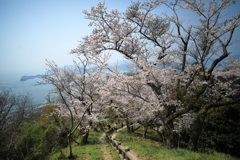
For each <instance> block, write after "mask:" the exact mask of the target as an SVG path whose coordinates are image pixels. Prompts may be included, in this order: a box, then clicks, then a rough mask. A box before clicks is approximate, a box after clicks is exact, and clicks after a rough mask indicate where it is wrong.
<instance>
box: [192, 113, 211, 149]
mask: <svg viewBox="0 0 240 160" xmlns="http://www.w3.org/2000/svg"><path fill="white" fill-rule="evenodd" d="M206 115H207V112H204V113H200V114H199V115H198V116H197V119H196V120H195V122H194V127H193V131H192V133H191V137H190V146H191V147H192V150H193V151H197V145H198V140H199V137H200V135H201V132H202V127H203V124H204V119H205V117H206Z"/></svg>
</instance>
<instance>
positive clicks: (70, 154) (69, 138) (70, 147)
mask: <svg viewBox="0 0 240 160" xmlns="http://www.w3.org/2000/svg"><path fill="white" fill-rule="evenodd" d="M67 138H68V144H69V155H68V156H67V157H68V158H69V159H72V158H73V153H72V141H71V135H70V134H69V135H68V136H67Z"/></svg>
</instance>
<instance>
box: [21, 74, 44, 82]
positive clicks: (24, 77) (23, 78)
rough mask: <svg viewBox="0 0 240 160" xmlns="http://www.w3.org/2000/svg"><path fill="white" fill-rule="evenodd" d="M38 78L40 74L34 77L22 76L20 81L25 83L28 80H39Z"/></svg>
mask: <svg viewBox="0 0 240 160" xmlns="http://www.w3.org/2000/svg"><path fill="white" fill-rule="evenodd" d="M40 76H41V75H40V74H38V75H35V76H26V75H24V76H22V77H21V79H20V81H27V80H29V79H34V78H39V77H40Z"/></svg>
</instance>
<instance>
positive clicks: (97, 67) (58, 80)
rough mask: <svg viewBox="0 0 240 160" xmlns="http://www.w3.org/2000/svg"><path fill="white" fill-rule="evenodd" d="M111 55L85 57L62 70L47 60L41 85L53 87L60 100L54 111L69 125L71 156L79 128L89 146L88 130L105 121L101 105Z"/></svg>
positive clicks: (82, 142) (84, 141)
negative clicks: (72, 143) (102, 88)
mask: <svg viewBox="0 0 240 160" xmlns="http://www.w3.org/2000/svg"><path fill="white" fill-rule="evenodd" d="M109 58H110V56H109V55H107V54H105V55H104V56H90V55H82V56H80V57H79V62H77V61H74V66H72V67H64V68H63V69H61V68H60V67H58V66H57V65H56V64H55V63H54V62H50V61H46V65H47V66H48V67H49V68H48V71H47V74H45V75H43V76H42V79H43V80H44V82H39V84H45V83H47V84H52V85H53V86H54V90H53V93H54V94H56V95H57V96H58V97H60V99H61V102H62V103H59V104H55V105H57V107H56V108H55V109H54V111H53V114H56V115H58V116H59V117H62V120H63V121H65V122H68V124H69V127H68V129H67V132H68V134H67V138H68V142H69V149H70V154H69V157H72V156H73V155H72V147H71V142H72V141H75V140H74V139H73V137H72V135H73V134H74V132H75V131H76V130H78V129H83V130H84V134H83V137H82V141H81V144H87V143H88V135H89V130H90V129H91V128H92V127H93V126H94V125H97V124H99V123H100V122H103V121H105V118H104V115H103V112H102V111H103V107H104V105H103V104H102V103H101V95H100V94H99V93H100V90H101V87H100V86H101V85H103V83H104V78H102V77H104V76H103V73H104V72H105V70H106V69H107V67H108V64H107V63H106V61H107V60H108V59H109Z"/></svg>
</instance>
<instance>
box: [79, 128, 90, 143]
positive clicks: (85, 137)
mask: <svg viewBox="0 0 240 160" xmlns="http://www.w3.org/2000/svg"><path fill="white" fill-rule="evenodd" d="M88 135H89V130H88V129H86V130H85V132H84V134H83V136H82V141H81V145H86V144H88Z"/></svg>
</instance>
